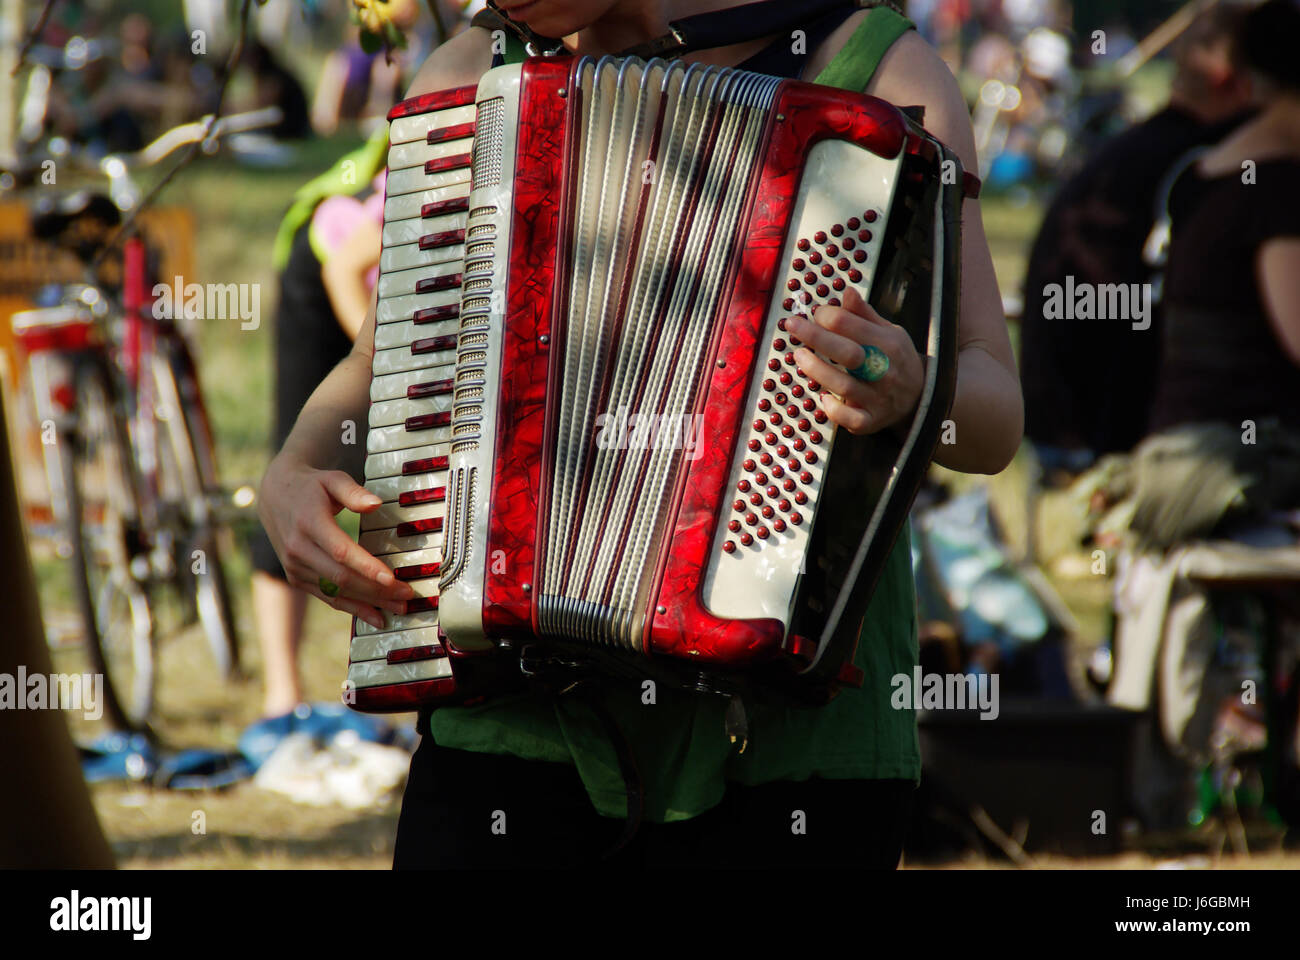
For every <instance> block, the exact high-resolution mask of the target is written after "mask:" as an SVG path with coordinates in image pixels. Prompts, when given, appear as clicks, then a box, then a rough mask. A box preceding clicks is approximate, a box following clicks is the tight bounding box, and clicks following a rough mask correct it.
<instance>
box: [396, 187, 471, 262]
mask: <svg viewBox="0 0 1300 960" xmlns="http://www.w3.org/2000/svg"><path fill="white" fill-rule="evenodd" d="M433 192H436V191H433ZM398 199H401V198H400V197H399V198H398ZM464 217H465V214H463V213H446V214H442V215H441V216H437V217H422V216H420V211H419V210H417V211H415V214H414V216H410V217H406V218H405V219H401V220H388V219H385V221H384V229H383V231H382V239H383V244H384V246H385V247H390V246H392V247H397V246H402V245H404V244H408V243H415V244H418V243H419V242H420V238H421V237H430V236H433V235H434V234H435V233H447V232H448V231H451V230H460V229H463V227H462V226H460V225H458V224H457V221H458V220H460V221H463V220H464ZM457 246H461V244H457ZM462 255H463V252H462Z"/></svg>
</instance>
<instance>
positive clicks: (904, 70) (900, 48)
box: [867, 30, 977, 170]
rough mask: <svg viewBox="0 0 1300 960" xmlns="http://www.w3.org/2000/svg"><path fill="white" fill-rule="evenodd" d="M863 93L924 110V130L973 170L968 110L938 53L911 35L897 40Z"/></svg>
mask: <svg viewBox="0 0 1300 960" xmlns="http://www.w3.org/2000/svg"><path fill="white" fill-rule="evenodd" d="M867 93H870V94H871V95H872V96H876V97H880V99H882V100H888V101H889V102H890V103H892V104H895V105H896V106H900V107H910V106H922V107H925V127H926V129H927V130H929V131H930V132H931V133H932V134H934V135H935V136H936V137H938V138H939V139H940V140H942V141H943V142H944V143H945V144H947V145H948V146H949V147H950V148H951V149H952V150H953V151H955V152H956V153H957V155H958V156H959V157H961V161H962V164H963V165H964V166H965V167H966V168H967V169H968V170H974V169H976V165H977V163H976V157H975V135H974V133H973V132H972V130H971V124H970V108H969V107H968V106H967V105H966V98H965V97H964V96H962V92H961V87H959V86H958V85H957V78H956V77H954V76H953V75H952V71H951V70H949V69H948V65H947V64H946V63H944V62H943V58H942V57H940V56H939V53H938V51H936V50H935V49H934V47H932V46H930V44H928V43H926V41H925V40H924V39H923V38H922V37H921V36H920V35H919V34H918V33H917V32H916V31H915V30H909V31H908V32H907V33H905V34H904V35H903V36H902V37H900V38H899V39H898V42H897V43H895V44H894V45H893V46H892V47H890V48H889V52H888V53H886V54H885V57H884V59H883V60H881V61H880V68H879V69H878V70H877V71H876V75H875V76H874V77H873V78H872V80H871V83H870V84H869V85H868V86H867Z"/></svg>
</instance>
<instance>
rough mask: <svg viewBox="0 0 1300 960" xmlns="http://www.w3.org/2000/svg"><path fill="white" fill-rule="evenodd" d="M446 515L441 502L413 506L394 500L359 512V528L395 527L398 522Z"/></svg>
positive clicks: (381, 528)
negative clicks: (402, 504)
mask: <svg viewBox="0 0 1300 960" xmlns="http://www.w3.org/2000/svg"><path fill="white" fill-rule="evenodd" d="M446 515H447V507H446V505H445V504H442V503H419V504H416V505H415V506H413V507H399V506H398V505H397V503H396V502H395V501H394V502H392V503H385V504H381V505H380V506H378V507H376V508H375V509H374V510H371V511H370V512H369V513H363V514H361V529H362V530H383V529H384V528H386V527H396V526H397V525H398V524H399V523H411V522H412V521H415V520H432V519H435V518H441V517H445V516H446Z"/></svg>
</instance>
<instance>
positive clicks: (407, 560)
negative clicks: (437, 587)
mask: <svg viewBox="0 0 1300 960" xmlns="http://www.w3.org/2000/svg"><path fill="white" fill-rule="evenodd" d="M441 562H442V551H441V550H408V551H406V552H404V553H392V554H389V555H388V556H386V557H384V563H386V564H388V565H389V566H390V567H392V568H393V569H394V570H397V569H399V568H401V567H418V566H421V565H422V564H426V563H435V564H436V563H441ZM418 579H420V580H429V579H434V580H436V579H438V575H437V574H436V573H432V574H430V575H429V576H428V577H419V578H418ZM406 582H407V583H410V584H414V583H415V582H416V581H415V580H408V581H406ZM436 595H437V594H436V593H426V594H421V596H426V597H430V596H436Z"/></svg>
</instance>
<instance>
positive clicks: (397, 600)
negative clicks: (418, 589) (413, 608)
mask: <svg viewBox="0 0 1300 960" xmlns="http://www.w3.org/2000/svg"><path fill="white" fill-rule="evenodd" d="M331 526H333V524H331ZM334 529H336V530H337V529H338V527H335V528H334ZM340 533H341V534H342V531H340ZM342 536H343V539H344V540H345V541H346V542H347V543H349V544H352V546H356V544H355V543H352V539H351V538H350V537H348V536H347V535H346V534H342ZM362 553H365V551H364V550H363V551H362ZM366 556H369V554H366ZM300 560H301V562H302V564H303V567H304V572H303V573H302V578H303V579H304V580H306V581H308V582H309V583H311V584H312V585H313V586H316V585H318V584H319V579H320V578H321V577H324V578H325V579H326V580H330V581H332V582H333V583H334V585H335V586H337V587H338V592H337V593H336V594H335V595H334V596H335V597H337V598H338V599H340V600H344V599H348V600H359V601H361V602H363V603H367V604H369V605H371V606H373V607H382V608H384V609H385V610H387V611H388V612H389V613H398V614H400V613H405V612H406V600H408V599H410V598H411V597H414V596H415V592H414V590H412V589H411V586H410V585H409V584H407V583H403V582H400V581H398V582H397V583H396V587H397V588H400V596H398V595H395V588H393V587H383V586H380V585H379V584H377V583H375V581H374V579H372V578H371V577H368V576H366V575H365V574H363V573H358V572H357V571H355V570H353V569H352V568H350V567H348V566H346V565H345V564H344V563H343V562H342V561H339V560H336V559H335V557H334V556H331V554H330V553H329V552H327V551H326V550H324V549H322V548H321V547H320V546H318V545H317V544H314V543H312V544H306V545H304V546H303V547H301V548H300ZM375 562H376V563H377V562H379V561H375ZM384 569H386V570H387V569H388V568H387V567H385V568H384Z"/></svg>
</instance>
